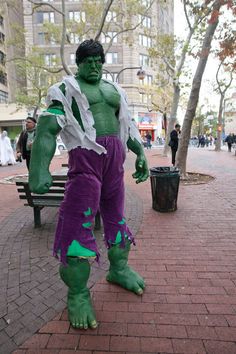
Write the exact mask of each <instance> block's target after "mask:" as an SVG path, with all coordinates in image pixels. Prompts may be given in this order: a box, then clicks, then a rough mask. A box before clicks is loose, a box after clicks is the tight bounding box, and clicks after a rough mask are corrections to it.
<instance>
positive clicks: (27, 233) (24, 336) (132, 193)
mask: <svg viewBox="0 0 236 354" xmlns="http://www.w3.org/2000/svg"><path fill="white" fill-rule="evenodd" d="M147 157H148V160H149V166H150V167H151V166H161V165H169V162H170V159H169V158H168V159H167V158H164V157H162V155H161V152H160V149H152V150H149V151H147ZM64 159H65V157H62V158H61V157H58V158H55V159H54V161H53V164H54V167H55V168H58V166H60V164H61V162H64ZM133 164H134V156H133V154H131V153H128V154H127V162H126V175H125V179H126V186H127V188H126V194H127V203H126V211H127V213H126V214H127V219H128V222H129V225H130V226H131V228H132V229H133V230H134V232H135V233H136V242H137V246H136V247H133V249H132V252H131V254H130V264H131V265H132V266H133V267H134V268H135V269H136V270H138V271H139V272H140V273H141V274H142V275H143V276H144V277H145V279H146V283H147V288H146V291H145V293H144V295H143V296H142V297H137V296H136V295H134V294H130V293H128V292H127V291H125V290H123V289H121V288H119V287H118V286H115V285H110V284H107V283H106V281H105V280H104V273H105V271H106V269H107V262H106V255H105V253H106V252H105V249H104V246H103V243H102V239H101V234H100V235H97V237H98V239H100V241H99V242H100V244H99V245H100V247H101V249H102V250H103V257H102V258H103V262H102V265H101V268H99V267H97V266H96V267H95V271H94V275H93V279H92V283H91V286H92V294H93V301H94V305H95V308H96V313H97V318H98V321H99V323H100V324H99V327H98V328H97V329H96V330H93V331H92V330H88V331H81V330H75V329H73V328H71V327H70V326H69V323H68V321H67V312H66V310H65V309H64V308H65V290H66V289H65V287H64V285H63V284H62V282H61V281H60V280H59V278H58V273H57V270H58V264H57V261H56V260H55V259H53V258H52V257H51V247H52V242H53V230H54V228H55V221H56V212H57V210H56V209H53V208H47V209H45V210H44V211H43V218H42V219H43V222H44V225H43V227H42V229H40V230H34V229H33V217H32V210H31V209H29V208H26V207H21V205H22V203H21V202H20V201H18V196H17V194H16V190H15V186H14V185H5V184H1V185H0V193H1V195H2V193H4V203H3V202H2V203H1V204H2V206H1V208H0V217H1V223H0V226H1V238H0V249H1V260H0V263H1V269H2V272H1V275H0V278H1V289H0V291H1V307H0V309H1V319H0V329H1V333H0V343H1V349H0V353H1V354H2V353H3V354H7V353H11V352H14V354H25V353H31V354H32V353H50V354H53V353H61V354H67V353H73V352H76V353H86V354H91V353H96V354H99V353H100V354H102V353H116V354H117V353H133V354H134V353H145V354H148V353H188V354H192V353H212V354H217V353H219V354H223V353H225V354H226V353H227V354H229V353H236V328H235V327H236V257H235V255H236V218H235V210H236V208H235V207H236V200H235V192H236V184H235V180H236V178H235V176H236V157H235V156H234V155H233V153H231V154H230V153H228V152H225V151H222V152H219V153H216V152H214V151H209V150H207V149H197V148H191V149H189V158H188V170H189V171H196V172H202V173H208V174H211V175H212V176H214V177H215V179H214V180H213V181H212V182H210V183H208V184H205V185H187V186H186V185H182V184H181V186H180V191H179V199H178V210H177V211H176V212H174V213H167V214H161V213H158V212H156V211H154V210H152V208H151V192H150V181H147V182H145V183H144V184H142V185H136V184H135V183H134V182H133V179H132V177H131V172H132V171H133ZM6 169H9V174H10V173H11V172H13V169H15V167H12V170H11V167H7V168H6ZM18 170H19V172H21V173H23V169H22V168H18ZM3 171H4V170H3V168H2V169H1V170H0V175H2V173H3ZM5 172H6V174H7V173H8V171H6V170H5V171H4V173H5ZM0 179H2V177H1V178H0ZM1 199H2V198H1ZM94 284H95V285H94ZM9 320H10V321H9Z"/></svg>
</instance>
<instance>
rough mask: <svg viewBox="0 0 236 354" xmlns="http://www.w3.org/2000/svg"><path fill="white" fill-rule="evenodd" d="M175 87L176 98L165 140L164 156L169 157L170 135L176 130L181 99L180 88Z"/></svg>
mask: <svg viewBox="0 0 236 354" xmlns="http://www.w3.org/2000/svg"><path fill="white" fill-rule="evenodd" d="M173 87H174V96H173V101H172V105H171V113H170V118H169V119H168V121H167V133H166V140H165V146H164V151H163V155H164V156H167V153H168V152H169V150H170V148H169V145H168V143H169V140H170V133H171V131H172V130H173V129H174V126H175V123H176V116H177V109H178V105H179V98H180V87H179V85H175V84H173Z"/></svg>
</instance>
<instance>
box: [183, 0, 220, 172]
mask: <svg viewBox="0 0 236 354" xmlns="http://www.w3.org/2000/svg"><path fill="white" fill-rule="evenodd" d="M222 5H223V3H222V1H221V0H218V1H215V3H214V4H213V8H214V10H217V11H219V9H220V8H221V6H222ZM218 23H219V21H218V18H217V19H216V20H215V21H214V22H210V23H209V24H208V27H207V29H206V33H205V37H204V40H203V45H202V50H201V54H200V59H199V61H198V66H197V69H196V72H195V75H194V79H193V84H192V89H191V92H190V96H189V100H188V105H187V110H186V113H185V117H184V122H183V127H182V130H181V137H180V141H179V148H178V152H177V159H176V160H177V161H176V166H177V167H178V168H179V169H180V173H181V175H182V176H183V177H185V176H186V162H187V153H188V144H189V139H190V135H191V127H192V122H193V119H194V116H195V113H196V108H197V104H198V99H199V92H200V88H201V82H202V77H203V73H204V71H205V68H206V63H207V59H208V56H209V53H210V47H211V42H212V39H213V35H214V33H215V30H216V28H217V25H218Z"/></svg>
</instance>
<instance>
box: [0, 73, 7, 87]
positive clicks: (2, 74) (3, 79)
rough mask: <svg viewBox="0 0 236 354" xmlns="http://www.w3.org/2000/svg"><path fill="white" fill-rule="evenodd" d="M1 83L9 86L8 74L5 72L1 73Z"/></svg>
mask: <svg viewBox="0 0 236 354" xmlns="http://www.w3.org/2000/svg"><path fill="white" fill-rule="evenodd" d="M0 83H1V84H3V85H4V86H7V74H6V73H4V72H3V71H0Z"/></svg>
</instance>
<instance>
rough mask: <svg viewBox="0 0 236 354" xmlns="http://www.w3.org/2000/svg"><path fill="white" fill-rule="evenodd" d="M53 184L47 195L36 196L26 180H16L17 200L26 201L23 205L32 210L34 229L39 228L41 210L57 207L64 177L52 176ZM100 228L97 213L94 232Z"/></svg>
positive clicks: (61, 194)
mask: <svg viewBox="0 0 236 354" xmlns="http://www.w3.org/2000/svg"><path fill="white" fill-rule="evenodd" d="M52 177H53V184H52V186H51V187H50V189H49V191H48V193H45V194H36V193H32V192H31V191H30V189H29V183H28V179H27V178H24V179H18V180H16V186H17V190H18V192H19V198H20V199H23V200H25V201H26V203H25V204H24V205H26V206H30V207H32V208H33V210H34V227H35V228H38V227H41V210H42V209H43V208H44V207H59V206H60V204H61V202H62V200H63V198H64V192H65V183H66V179H67V177H66V175H65V174H61V175H59V174H56V175H52ZM100 228H101V218H100V213H99V212H98V213H97V215H96V216H95V225H94V229H95V230H100Z"/></svg>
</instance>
